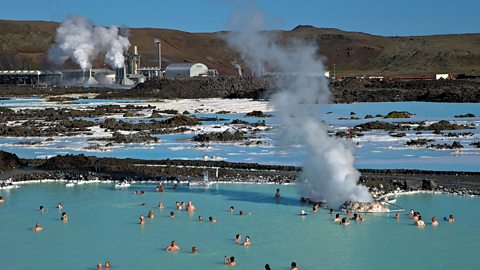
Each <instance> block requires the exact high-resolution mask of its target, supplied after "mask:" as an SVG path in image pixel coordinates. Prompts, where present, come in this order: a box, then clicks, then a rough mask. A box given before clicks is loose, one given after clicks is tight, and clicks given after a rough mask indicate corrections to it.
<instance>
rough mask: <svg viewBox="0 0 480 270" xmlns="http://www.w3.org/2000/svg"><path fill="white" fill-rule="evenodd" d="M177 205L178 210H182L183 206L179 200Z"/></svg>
mask: <svg viewBox="0 0 480 270" xmlns="http://www.w3.org/2000/svg"><path fill="white" fill-rule="evenodd" d="M175 207H177V209H178V210H182V206H181V205H180V203H179V202H176V203H175Z"/></svg>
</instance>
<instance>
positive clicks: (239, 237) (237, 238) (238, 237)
mask: <svg viewBox="0 0 480 270" xmlns="http://www.w3.org/2000/svg"><path fill="white" fill-rule="evenodd" d="M241 240H242V236H241V235H240V234H237V235H235V242H236V243H240V241H241Z"/></svg>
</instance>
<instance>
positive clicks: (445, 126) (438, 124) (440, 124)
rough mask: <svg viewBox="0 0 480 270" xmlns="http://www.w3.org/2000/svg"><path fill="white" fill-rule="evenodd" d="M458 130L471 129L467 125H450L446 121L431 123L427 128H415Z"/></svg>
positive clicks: (423, 127) (418, 128)
mask: <svg viewBox="0 0 480 270" xmlns="http://www.w3.org/2000/svg"><path fill="white" fill-rule="evenodd" d="M460 129H472V127H470V126H468V125H460V124H455V123H450V121H447V120H441V121H438V122H436V123H433V124H431V125H429V126H424V125H420V126H418V127H417V128H416V130H438V131H440V130H460Z"/></svg>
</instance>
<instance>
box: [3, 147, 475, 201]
mask: <svg viewBox="0 0 480 270" xmlns="http://www.w3.org/2000/svg"><path fill="white" fill-rule="evenodd" d="M0 158H1V159H2V160H0V161H1V163H2V164H6V165H4V166H3V167H2V168H0V180H5V179H11V180H12V181H14V182H26V181H27V182H28V181H35V180H45V179H50V180H79V179H82V180H86V181H97V180H101V181H111V180H127V181H165V180H178V181H187V182H195V181H201V180H202V179H203V175H204V172H205V171H208V173H209V176H210V178H209V179H210V180H211V181H219V182H230V183H276V184H290V183H295V182H296V181H297V179H298V176H299V175H300V173H301V168H299V167H294V166H281V165H261V164H256V163H232V162H225V161H202V160H139V159H117V158H97V157H93V156H84V155H66V156H56V157H52V158H50V159H47V160H45V159H20V158H18V157H17V156H16V155H14V154H9V153H6V152H0ZM9 164H10V165H9ZM360 171H361V173H362V176H361V178H360V181H359V182H360V183H361V184H363V185H366V186H367V187H369V188H370V191H371V192H372V193H375V194H388V193H393V192H399V193H402V192H412V191H429V192H439V193H450V194H458V195H480V173H479V172H453V171H421V170H404V169H398V170H387V169H384V170H376V169H375V170H374V169H365V170H360Z"/></svg>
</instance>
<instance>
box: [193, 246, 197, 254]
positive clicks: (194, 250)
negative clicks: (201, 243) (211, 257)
mask: <svg viewBox="0 0 480 270" xmlns="http://www.w3.org/2000/svg"><path fill="white" fill-rule="evenodd" d="M192 253H193V254H195V253H198V249H197V247H196V246H193V247H192Z"/></svg>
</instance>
